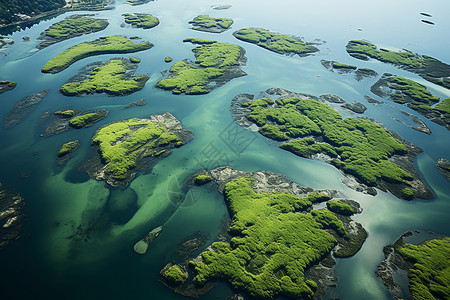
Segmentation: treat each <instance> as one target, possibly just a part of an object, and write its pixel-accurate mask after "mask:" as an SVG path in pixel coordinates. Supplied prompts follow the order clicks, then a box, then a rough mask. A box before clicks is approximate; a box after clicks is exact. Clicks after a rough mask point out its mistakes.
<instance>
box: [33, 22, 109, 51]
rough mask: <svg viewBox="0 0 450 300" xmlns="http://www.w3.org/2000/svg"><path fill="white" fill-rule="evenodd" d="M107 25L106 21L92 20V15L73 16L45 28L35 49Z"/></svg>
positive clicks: (100, 28)
mask: <svg viewBox="0 0 450 300" xmlns="http://www.w3.org/2000/svg"><path fill="white" fill-rule="evenodd" d="M108 25H109V23H108V21H107V20H106V19H98V18H93V17H92V15H73V16H70V17H67V18H66V19H64V20H62V21H60V22H57V23H55V24H53V25H51V26H50V27H49V28H47V29H46V30H45V31H44V32H43V33H41V37H40V38H39V39H41V40H43V41H42V42H40V43H39V45H37V48H39V49H43V48H45V47H48V46H50V45H53V44H55V43H58V42H61V41H64V40H67V39H70V38H73V37H76V36H80V35H83V34H87V33H92V32H98V31H101V30H103V29H105V28H106V27H108Z"/></svg>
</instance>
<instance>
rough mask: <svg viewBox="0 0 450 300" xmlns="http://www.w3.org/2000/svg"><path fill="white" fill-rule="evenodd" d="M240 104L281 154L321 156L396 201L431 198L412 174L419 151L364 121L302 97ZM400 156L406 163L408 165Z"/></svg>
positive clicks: (371, 123) (246, 115)
mask: <svg viewBox="0 0 450 300" xmlns="http://www.w3.org/2000/svg"><path fill="white" fill-rule="evenodd" d="M238 105H240V109H241V110H243V111H244V114H245V118H246V119H247V120H248V121H250V122H251V123H254V124H256V125H257V126H258V127H259V132H260V133H261V134H262V135H264V136H266V137H267V138H270V139H273V140H277V141H283V142H284V143H283V144H281V145H280V148H282V149H284V150H287V151H290V152H292V153H294V154H295V155H298V156H302V157H306V158H315V157H320V158H322V159H324V160H325V161H327V162H329V163H331V164H332V165H333V166H335V167H336V168H338V169H340V170H341V171H342V172H344V173H345V174H349V175H352V176H354V177H355V178H356V179H357V180H358V181H359V182H361V183H362V184H364V185H366V186H368V187H378V188H380V189H382V190H389V191H391V192H392V193H393V194H395V195H396V196H397V197H400V198H406V197H405V195H404V193H403V192H402V190H403V189H405V188H410V189H412V190H413V191H414V196H415V197H418V198H424V199H430V198H431V197H432V194H431V192H430V191H429V190H428V188H427V187H426V186H425V184H424V183H423V182H422V181H421V179H420V176H419V175H417V172H416V171H415V169H414V165H413V161H414V158H415V156H416V154H417V153H418V152H420V150H419V149H417V148H416V149H414V147H413V146H412V145H410V144H409V143H406V142H405V143H406V144H405V143H404V142H402V141H400V140H399V139H397V138H396V137H394V136H393V135H392V133H391V132H389V131H388V130H386V129H384V128H382V127H381V126H380V125H378V124H376V123H374V122H372V121H370V120H368V119H363V118H351V117H348V118H345V119H344V118H342V116H341V115H340V114H339V113H338V112H337V111H336V110H334V109H333V108H332V107H330V106H328V105H326V104H324V103H322V102H320V101H319V100H316V99H311V98H309V97H306V96H305V97H303V98H299V97H288V96H286V97H279V98H278V99H276V100H275V101H274V100H272V99H270V98H267V97H266V98H261V99H255V100H251V101H248V99H247V100H244V101H242V102H241V103H240V104H238ZM405 145H408V147H407V146H405ZM399 157H403V158H408V159H407V160H408V161H409V163H408V166H406V165H405V164H404V163H400V160H398V158H399ZM394 158H396V159H394ZM401 161H403V159H402V160H401ZM409 198H410V197H408V199H409Z"/></svg>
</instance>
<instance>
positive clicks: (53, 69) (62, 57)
mask: <svg viewBox="0 0 450 300" xmlns="http://www.w3.org/2000/svg"><path fill="white" fill-rule="evenodd" d="M151 47H153V44H152V43H150V42H142V43H139V44H135V43H133V42H132V41H131V40H129V39H127V38H126V37H124V36H120V35H113V36H106V37H100V38H98V39H96V40H94V41H90V42H84V43H80V44H77V45H75V46H73V47H70V48H69V49H67V50H65V51H63V52H61V53H60V54H58V55H57V56H56V57H54V58H52V59H51V60H49V61H48V62H47V63H46V64H45V65H44V67H43V68H42V70H41V71H42V72H43V73H58V72H61V71H62V70H64V69H66V68H67V67H69V66H70V65H71V64H73V63H74V62H76V61H78V60H80V59H83V58H86V57H89V56H94V55H100V54H116V53H133V52H138V51H143V50H147V49H150V48H151Z"/></svg>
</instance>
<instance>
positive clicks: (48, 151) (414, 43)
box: [0, 0, 450, 299]
mask: <svg viewBox="0 0 450 300" xmlns="http://www.w3.org/2000/svg"><path fill="white" fill-rule="evenodd" d="M227 3H229V4H231V5H232V8H230V9H228V10H212V9H210V5H213V4H217V3H214V2H211V1H207V0H194V1H189V2H182V3H179V1H175V0H160V1H155V2H150V3H148V4H146V5H142V6H135V7H131V6H129V5H127V4H126V3H125V1H116V5H115V8H114V9H113V10H110V11H103V12H98V13H96V14H98V16H100V17H102V18H107V19H108V20H109V21H110V25H109V26H108V28H107V29H106V30H104V31H101V32H97V33H93V34H89V35H85V36H82V37H77V38H74V39H70V40H67V41H64V42H61V43H58V44H55V45H53V46H51V47H48V48H46V49H44V50H41V51H38V52H36V51H34V50H33V48H34V47H35V45H37V43H38V41H37V40H36V39H37V38H38V37H39V35H40V33H41V32H42V31H43V30H45V28H47V27H48V26H49V25H51V24H53V23H55V22H57V21H59V20H62V19H63V18H65V17H66V16H68V15H72V14H74V12H71V13H67V14H65V15H61V16H57V17H55V18H53V19H51V20H45V21H42V22H40V23H39V24H37V25H35V26H33V27H32V28H29V29H26V30H23V31H20V32H16V33H14V34H12V35H11V36H10V37H11V38H12V39H14V40H15V44H14V45H12V46H11V47H9V48H7V49H5V50H0V51H1V52H0V53H4V54H6V55H3V54H0V66H1V67H0V80H12V81H17V82H18V86H17V88H16V89H15V90H13V91H10V92H7V93H5V94H2V95H1V96H0V119H1V120H3V119H4V117H5V116H6V115H7V113H8V111H9V109H10V108H11V107H12V106H13V105H14V103H15V102H16V101H17V100H19V99H20V98H22V97H24V96H26V95H28V94H30V93H33V92H37V91H40V90H43V89H46V88H50V92H49V94H48V95H47V97H46V98H44V100H43V101H42V103H40V104H39V105H37V106H36V109H35V111H34V112H33V113H31V114H30V115H29V116H28V117H27V119H25V120H24V121H23V122H22V123H20V124H19V125H17V126H16V127H14V128H12V129H10V130H4V129H0V139H1V140H2V143H1V147H0V163H1V166H2V168H1V169H0V181H1V182H3V183H4V184H5V185H9V186H13V187H14V188H15V189H16V190H17V192H19V193H21V194H22V195H23V196H24V197H25V199H26V203H27V205H26V214H27V221H26V222H25V228H24V231H23V237H22V239H21V240H19V241H18V242H16V243H15V244H13V245H12V246H11V247H9V248H7V249H5V250H4V251H3V252H2V253H1V255H0V263H1V265H2V266H3V267H4V270H8V271H7V272H2V275H0V276H1V278H0V280H1V282H2V285H4V286H5V287H7V288H5V289H6V291H5V292H4V293H6V295H7V298H8V299H31V298H32V299H41V298H47V299H48V298H50V299H53V298H64V299H125V298H126V299H129V298H132V297H133V298H136V299H182V297H180V296H177V295H175V294H174V293H173V292H171V291H170V290H169V289H167V288H165V287H164V286H163V285H162V284H160V283H159V271H160V269H161V268H162V267H163V266H164V265H165V264H166V263H167V262H169V261H171V260H174V259H176V256H175V249H176V247H177V245H178V244H179V243H180V242H181V241H183V240H184V239H185V238H186V237H187V236H189V235H191V234H193V233H195V232H197V231H201V232H203V233H206V234H209V236H210V240H209V242H212V241H213V239H214V237H215V236H216V235H217V233H218V232H219V227H220V222H221V220H222V218H223V217H225V216H226V215H227V210H226V206H225V204H224V202H223V200H222V197H221V195H220V194H218V193H217V192H214V191H208V190H207V189H193V190H191V191H189V192H188V194H187V196H186V197H185V195H184V194H182V193H181V191H180V187H181V186H182V183H183V181H184V180H185V179H186V178H187V177H188V176H189V175H190V174H192V173H193V172H196V171H197V170H199V169H201V168H203V167H205V166H209V167H215V166H219V165H230V166H232V167H233V168H236V169H239V170H244V171H257V170H270V171H274V172H279V173H282V174H285V175H286V176H288V177H289V178H291V179H292V180H294V181H295V182H297V183H298V184H300V185H305V186H311V187H313V188H316V189H325V188H331V189H337V190H339V191H340V192H341V194H342V196H343V197H346V198H349V199H354V200H356V201H358V202H359V203H360V204H361V206H362V208H363V209H364V211H363V213H362V214H360V215H357V216H355V219H356V220H357V221H358V222H360V223H362V225H363V226H364V227H365V228H366V230H367V231H368V233H369V238H368V239H367V241H366V242H365V244H364V245H363V248H362V249H361V251H360V252H359V253H358V254H356V255H355V256H354V257H352V258H348V259H340V260H338V264H337V266H336V268H335V271H336V274H337V276H338V277H339V281H338V286H337V288H330V289H329V294H328V297H330V298H332V297H340V298H341V299H361V298H363V297H366V298H369V299H389V298H390V296H389V295H388V293H387V291H386V289H385V288H384V287H383V285H382V283H381V281H380V280H379V279H378V278H377V277H376V275H375V270H376V266H377V265H378V264H379V262H380V261H381V260H382V259H383V252H382V249H383V247H384V246H385V245H387V244H390V243H392V242H394V241H395V240H396V239H397V237H398V236H399V235H400V234H401V233H403V232H405V231H407V230H414V229H420V230H423V231H433V232H436V233H438V234H443V235H449V234H450V228H449V226H448V221H447V215H448V211H449V209H450V197H449V194H450V188H449V185H448V181H447V180H446V179H445V178H444V177H443V176H441V174H440V173H439V171H438V170H437V169H436V167H435V162H436V160H437V158H439V157H446V158H450V157H449V152H448V149H449V147H450V140H449V133H448V131H447V130H446V129H444V128H442V127H440V126H438V125H437V124H435V123H432V122H430V121H428V120H427V119H424V118H423V117H421V116H420V115H418V114H417V113H415V112H414V111H412V110H410V109H408V108H406V107H402V106H399V105H397V104H393V103H389V105H388V104H382V105H373V104H370V103H367V102H366V101H365V100H364V98H363V97H364V95H370V96H372V97H374V98H377V97H376V96H375V95H373V94H371V93H370V86H371V85H372V84H373V83H374V82H376V80H378V78H373V79H364V80H362V81H360V82H357V81H356V80H354V78H353V75H351V74H350V75H339V74H337V73H332V72H329V71H328V70H326V69H325V68H324V67H323V66H322V65H321V64H320V60H321V59H326V60H335V61H339V62H343V63H348V64H353V65H356V66H358V67H367V68H371V69H374V70H376V71H377V72H378V73H379V75H380V76H381V74H383V73H384V72H389V73H393V74H398V75H400V76H404V77H407V78H411V79H414V80H417V81H419V82H421V83H423V84H425V85H426V86H427V87H429V88H430V90H431V91H432V92H433V93H434V94H435V95H437V96H439V97H441V98H444V97H449V96H450V91H449V90H446V89H444V88H441V87H438V86H436V85H433V84H431V83H428V82H426V81H424V80H422V79H421V78H420V77H419V76H417V75H415V74H412V73H409V72H406V71H402V70H398V69H397V68H395V67H393V66H390V65H386V64H382V63H380V62H377V61H374V60H371V61H368V62H364V61H359V60H356V59H353V58H351V57H350V56H349V55H348V54H347V53H346V52H345V45H346V43H347V42H348V41H349V40H350V39H367V40H369V41H372V42H374V43H376V44H379V45H383V46H390V47H393V48H400V49H401V48H407V49H409V50H411V51H413V52H418V53H420V54H427V55H430V56H433V57H435V58H437V59H439V60H441V61H443V62H446V63H449V62H450V54H449V52H448V49H449V47H450V40H449V39H445V36H446V34H447V32H448V29H449V28H450V20H449V19H448V18H447V15H446V12H447V11H448V9H449V4H448V3H447V1H445V0H441V1H434V2H433V3H429V2H425V1H419V0H415V1H406V0H404V1H396V2H392V1H377V2H376V3H368V4H364V5H363V6H362V5H360V2H359V1H354V0H347V1H339V3H336V2H335V1H332V0H323V1H314V2H313V3H310V2H308V3H300V4H299V2H298V1H294V0H292V1H290V0H281V1H277V2H276V4H274V2H273V1H260V2H258V5H257V6H255V5H254V4H253V5H252V4H249V2H245V1H237V0H233V1H228V2H227ZM422 11H425V12H428V13H430V14H431V15H433V17H432V18H431V20H432V21H433V22H435V23H436V25H435V26H430V25H427V24H424V23H422V22H421V21H420V20H421V16H420V14H419V13H420V12H422ZM126 12H147V13H151V14H153V15H155V16H157V17H158V18H159V19H160V21H161V24H160V25H159V26H157V27H156V28H153V29H149V30H143V29H135V28H131V27H129V26H125V27H121V25H122V23H123V19H122V17H121V14H123V13H126ZM255 12H256V13H255ZM200 14H210V15H213V16H218V17H231V18H233V19H234V21H235V23H234V24H233V26H232V30H229V31H226V32H224V33H222V34H211V33H203V32H196V31H192V30H190V29H189V25H188V24H187V22H188V21H189V20H191V19H193V18H194V17H195V16H197V15H200ZM251 26H255V27H265V28H268V29H272V30H276V31H280V32H282V33H287V34H293V35H296V36H301V37H304V38H305V40H306V41H313V40H315V39H320V40H323V41H325V43H323V44H322V45H319V46H318V47H319V49H320V52H319V53H317V54H315V55H313V56H309V57H305V58H299V57H287V56H281V55H278V54H275V53H272V52H269V51H267V50H265V49H262V48H259V47H257V46H255V45H251V44H248V43H244V42H241V41H239V40H237V39H235V38H234V37H233V36H232V35H231V34H232V32H233V31H234V30H237V29H239V28H243V27H251ZM359 29H360V30H359ZM112 34H123V35H128V36H132V35H138V36H140V37H142V38H143V39H144V40H149V41H151V42H152V43H153V44H155V46H154V47H153V48H152V49H150V50H148V51H144V52H139V53H134V54H130V55H101V56H96V57H90V58H86V59H83V60H81V61H78V62H76V63H74V64H73V65H72V66H70V67H69V68H68V69H66V70H64V71H62V72H60V73H58V74H42V73H41V72H40V69H41V68H42V66H43V65H44V64H45V63H46V62H47V61H48V60H49V59H50V58H51V57H53V56H55V55H57V54H58V53H59V52H60V51H62V50H64V49H66V48H68V47H70V46H72V45H75V44H77V43H80V42H82V41H87V40H93V39H95V38H97V37H99V36H104V35H112ZM23 36H29V37H30V38H31V39H30V41H29V42H23V41H22V40H21V39H22V37H23ZM186 37H197V38H203V39H214V40H220V41H225V42H231V43H235V44H238V45H240V46H242V47H244V48H245V50H246V52H247V53H246V56H247V58H248V62H247V65H246V66H245V67H244V68H243V70H244V71H245V72H247V74H248V75H247V76H244V77H240V78H237V79H233V80H232V81H231V82H229V83H227V84H226V85H224V86H222V87H220V88H218V89H216V90H214V91H212V92H211V93H209V94H207V95H201V96H185V95H172V94H170V93H169V92H166V91H162V90H158V89H156V88H155V87H154V84H155V83H156V82H157V81H158V80H159V79H160V78H162V75H161V73H160V72H162V71H164V70H167V69H168V68H169V67H170V64H166V63H165V62H164V57H165V56H171V57H172V58H173V59H174V62H176V61H179V60H181V59H184V58H193V53H192V51H191V49H192V48H193V46H192V45H191V44H185V43H182V40H183V39H184V38H186ZM118 56H126V57H130V56H133V57H138V58H141V59H142V62H141V63H140V64H139V67H138V69H137V71H136V74H147V75H149V76H150V80H149V81H148V82H147V84H146V86H145V88H144V89H143V90H142V91H139V92H137V93H134V94H132V95H129V96H125V97H107V96H106V95H104V94H99V95H88V96H84V97H74V98H71V97H64V96H62V95H61V94H59V93H58V89H59V88H60V87H61V85H62V84H64V83H65V82H66V81H67V80H68V79H69V78H71V77H72V76H74V75H76V74H77V72H78V71H79V69H81V68H82V67H83V66H85V65H86V64H88V63H91V62H95V61H106V60H108V59H110V58H113V57H118ZM270 87H282V88H285V89H288V90H292V91H296V92H301V93H307V94H312V95H316V96H319V95H321V94H327V93H332V94H337V95H339V96H341V97H343V98H344V99H346V100H347V101H348V102H354V101H359V102H362V103H364V104H365V105H366V106H367V108H368V109H367V111H366V112H365V114H364V115H365V116H369V117H373V118H375V119H377V120H380V121H381V122H383V123H384V124H385V125H386V126H387V127H388V128H390V129H393V130H395V131H397V132H398V133H399V134H400V135H401V136H402V137H403V138H404V139H406V140H409V141H411V142H413V143H414V144H416V145H418V146H419V147H421V148H422V149H423V150H424V153H422V154H420V155H419V156H418V159H417V162H416V165H417V167H418V169H419V171H420V172H421V174H422V175H423V177H424V179H425V181H426V183H427V184H428V185H429V186H430V188H431V189H432V190H433V192H434V193H435V195H436V198H435V199H433V200H431V201H422V200H414V201H411V202H407V201H403V200H400V199H397V198H395V197H394V196H393V195H391V194H390V193H384V192H381V191H379V194H378V195H377V196H376V197H372V196H368V195H363V194H361V193H358V192H355V191H353V190H351V189H349V188H347V187H346V186H345V185H343V184H342V183H341V181H340V179H341V178H342V175H341V173H340V172H339V171H338V170H336V169H335V168H334V167H332V166H330V165H328V164H325V163H323V162H320V161H312V160H307V159H303V158H299V157H296V156H294V155H293V154H291V153H288V152H286V151H282V150H281V149H278V148H277V147H276V146H274V145H273V143H270V142H268V141H267V140H266V139H265V138H264V137H262V136H261V135H259V134H257V133H254V132H249V131H243V130H242V128H239V127H237V126H236V124H235V123H234V122H233V119H232V117H231V113H230V108H229V107H230V103H231V99H232V98H233V97H234V96H235V95H237V94H239V93H252V94H255V95H258V94H259V93H260V92H261V91H264V90H266V89H267V88H270ZM142 98H144V99H145V100H146V101H147V105H145V106H142V107H133V108H130V109H126V110H125V109H123V106H124V105H126V104H128V103H130V102H133V101H136V100H139V99H142ZM377 99H379V98H377ZM392 106H394V107H398V108H401V109H403V110H405V111H407V112H409V113H412V114H414V115H418V116H419V117H420V118H421V119H422V120H423V121H424V122H425V123H426V124H427V126H428V127H429V128H430V129H431V131H432V134H431V135H426V134H423V133H420V132H417V131H414V130H412V129H411V128H409V127H407V126H404V125H402V124H401V123H399V122H397V121H395V120H393V119H392V118H391V117H392V116H398V115H400V114H401V113H400V111H398V110H395V109H393V108H392ZM67 107H73V108H77V109H82V110H91V109H108V110H110V114H109V115H108V117H107V118H105V119H104V120H102V121H100V122H99V123H98V124H96V125H95V126H93V127H91V128H86V129H82V130H71V131H66V132H64V133H62V134H60V135H56V136H52V137H49V138H42V137H40V136H39V134H40V133H42V128H40V127H39V126H37V124H38V121H39V117H40V116H41V115H42V114H43V113H44V112H46V111H49V110H51V111H55V110H58V109H61V108H67ZM166 111H169V112H171V113H172V114H173V115H174V116H175V117H177V118H178V119H179V120H180V121H181V123H182V124H183V126H184V127H185V128H187V129H189V130H191V131H192V132H193V133H194V139H193V140H192V141H191V142H190V143H189V144H187V145H185V146H183V147H181V148H180V149H175V150H174V151H173V153H172V154H171V155H170V156H169V157H167V158H165V159H163V160H161V161H159V162H158V163H156V164H155V165H154V166H153V168H152V169H151V170H148V172H146V174H141V175H140V176H139V177H138V178H137V179H135V180H134V181H133V182H132V184H131V185H130V187H129V188H127V189H126V190H123V191H122V190H114V191H111V190H110V189H108V188H106V187H104V184H103V183H102V182H97V181H95V180H89V179H88V177H87V176H86V175H85V174H83V173H80V172H79V171H78V168H79V166H80V165H81V164H82V162H83V161H84V160H85V159H86V158H87V157H88V155H89V143H90V139H91V138H92V135H93V134H94V132H95V130H96V128H98V127H99V126H101V125H104V124H107V123H109V122H112V121H115V120H121V119H126V118H131V117H145V116H147V115H149V114H158V113H163V112H166ZM342 114H343V115H344V116H349V115H352V114H351V113H350V112H345V111H342ZM233 132H238V133H239V137H240V138H241V139H242V140H241V141H243V143H240V144H236V143H233V142H232V137H231V136H230V134H232V133H233ZM75 138H76V139H79V140H80V142H81V146H80V148H79V149H78V150H77V151H76V152H75V153H74V157H73V158H72V159H71V160H69V162H68V163H67V164H66V165H65V166H57V161H56V159H55V154H56V152H57V151H58V149H59V147H60V145H61V144H62V143H64V142H67V141H69V140H72V139H75ZM212 149H214V150H215V154H214V155H211V154H210V155H208V153H211V152H209V151H211V150H212ZM22 172H31V174H32V176H31V177H30V178H20V174H21V173H22ZM161 224H163V227H164V229H163V231H162V233H161V235H160V236H159V237H158V238H157V240H155V242H154V243H153V244H152V245H151V246H150V248H149V251H148V252H147V254H146V255H144V256H139V255H137V254H135V253H134V252H133V245H134V243H135V242H136V241H138V240H139V239H140V238H142V237H143V236H145V234H146V233H147V232H148V231H149V230H151V229H153V228H154V227H156V226H159V225H161ZM80 225H81V227H79V226H80ZM232 293H233V292H232V290H231V289H230V288H229V287H228V286H227V285H225V284H222V285H219V286H218V287H217V288H215V289H214V290H213V291H212V292H210V293H209V294H207V295H205V296H204V297H202V298H201V299H226V297H227V296H229V295H231V294H232Z"/></svg>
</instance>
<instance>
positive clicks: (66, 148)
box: [57, 140, 80, 158]
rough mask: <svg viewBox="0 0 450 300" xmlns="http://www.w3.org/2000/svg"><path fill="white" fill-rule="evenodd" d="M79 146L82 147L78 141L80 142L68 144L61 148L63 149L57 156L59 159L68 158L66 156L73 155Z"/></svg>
mask: <svg viewBox="0 0 450 300" xmlns="http://www.w3.org/2000/svg"><path fill="white" fill-rule="evenodd" d="M79 146H80V141H78V140H75V141H70V142H67V143H65V144H63V145H62V146H61V148H60V149H59V151H58V154H57V156H58V157H59V158H61V157H63V156H66V155H68V154H70V153H72V152H73V151H75V150H76V149H78V147H79Z"/></svg>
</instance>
